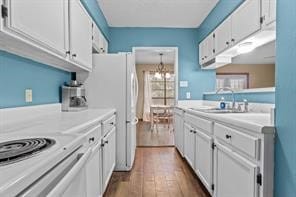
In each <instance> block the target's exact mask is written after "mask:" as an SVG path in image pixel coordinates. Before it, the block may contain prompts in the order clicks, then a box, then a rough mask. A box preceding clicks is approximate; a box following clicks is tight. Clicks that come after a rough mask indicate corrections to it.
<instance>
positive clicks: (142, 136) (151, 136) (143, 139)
mask: <svg viewBox="0 0 296 197" xmlns="http://www.w3.org/2000/svg"><path fill="white" fill-rule="evenodd" d="M173 145H174V131H173V128H172V125H171V126H170V128H168V127H167V124H161V123H160V124H159V127H158V131H157V130H156V127H155V129H154V130H153V131H151V130H150V122H142V121H141V122H139V123H138V124H137V146H173Z"/></svg>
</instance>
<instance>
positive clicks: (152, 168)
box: [104, 147, 210, 197]
mask: <svg viewBox="0 0 296 197" xmlns="http://www.w3.org/2000/svg"><path fill="white" fill-rule="evenodd" d="M104 196H105V197H209V196H210V195H209V194H208V192H207V191H206V189H205V188H204V187H203V186H202V183H201V182H200V181H199V180H198V178H197V177H196V176H195V175H194V174H193V173H192V171H191V169H190V168H189V166H188V165H187V163H186V162H185V161H184V160H183V159H182V158H181V156H180V155H179V153H178V152H177V150H176V149H175V148H174V147H158V148H156V147H150V148H146V147H145V148H144V147H141V148H137V150H136V158H135V163H134V166H133V169H132V170H131V171H130V172H114V173H113V175H112V178H111V181H110V183H109V186H108V188H107V190H106V192H105V195H104Z"/></svg>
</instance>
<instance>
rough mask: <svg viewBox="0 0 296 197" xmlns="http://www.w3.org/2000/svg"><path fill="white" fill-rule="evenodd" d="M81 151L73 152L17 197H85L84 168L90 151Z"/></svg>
mask: <svg viewBox="0 0 296 197" xmlns="http://www.w3.org/2000/svg"><path fill="white" fill-rule="evenodd" d="M81 150H83V147H79V148H78V149H76V150H74V151H73V152H72V153H70V154H69V155H68V156H67V157H66V158H64V159H63V160H62V161H60V162H59V163H58V164H56V165H55V166H54V167H53V168H52V169H50V170H49V171H48V172H46V173H45V174H44V175H43V176H41V177H40V178H39V179H38V180H36V181H35V182H34V183H32V184H31V185H30V186H29V187H28V188H27V189H25V190H24V191H22V192H21V193H20V194H19V195H18V196H28V197H32V196H48V197H59V196H63V197H68V196H69V197H76V196H77V197H83V196H87V194H86V191H87V190H86V173H85V167H86V164H87V162H88V159H89V157H90V156H91V153H92V149H91V148H88V149H87V150H84V151H81Z"/></svg>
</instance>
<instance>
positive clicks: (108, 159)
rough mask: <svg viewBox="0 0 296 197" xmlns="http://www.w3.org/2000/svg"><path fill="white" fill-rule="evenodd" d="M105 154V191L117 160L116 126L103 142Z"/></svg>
mask: <svg viewBox="0 0 296 197" xmlns="http://www.w3.org/2000/svg"><path fill="white" fill-rule="evenodd" d="M102 146H103V148H102V152H103V153H102V154H103V191H105V189H106V187H107V185H108V182H109V180H110V178H111V175H112V172H113V170H114V167H115V162H116V152H115V151H116V128H115V127H113V128H112V130H111V131H110V132H109V133H107V134H106V136H105V137H104V138H103V142H102Z"/></svg>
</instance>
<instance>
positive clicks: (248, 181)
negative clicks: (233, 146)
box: [214, 143, 258, 197]
mask: <svg viewBox="0 0 296 197" xmlns="http://www.w3.org/2000/svg"><path fill="white" fill-rule="evenodd" d="M214 166H215V167H214V170H215V172H214V180H215V189H214V196H215V197H238V196H239V197H257V196H258V185H257V183H256V175H257V173H258V167H257V166H256V165H255V164H253V163H251V162H250V161H248V160H246V159H245V158H243V157H241V156H239V155H238V154H236V153H234V152H232V151H231V150H230V149H229V148H227V147H225V146H223V145H221V144H220V143H216V148H215V157H214Z"/></svg>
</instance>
